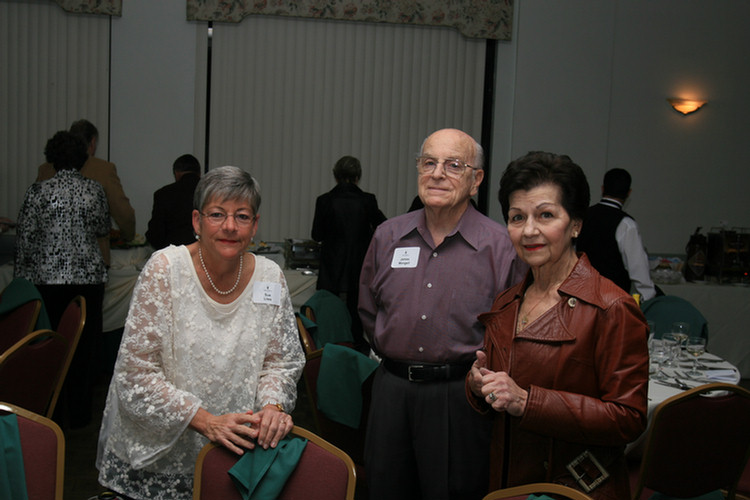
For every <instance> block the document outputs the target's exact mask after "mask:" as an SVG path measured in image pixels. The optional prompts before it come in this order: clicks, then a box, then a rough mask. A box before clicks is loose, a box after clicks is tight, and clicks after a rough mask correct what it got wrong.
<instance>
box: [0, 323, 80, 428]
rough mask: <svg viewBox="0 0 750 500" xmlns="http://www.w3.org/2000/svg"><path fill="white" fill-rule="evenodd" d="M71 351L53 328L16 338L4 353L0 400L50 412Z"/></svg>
mask: <svg viewBox="0 0 750 500" xmlns="http://www.w3.org/2000/svg"><path fill="white" fill-rule="evenodd" d="M67 352H68V342H67V341H66V340H65V339H64V338H63V337H62V335H60V334H58V333H55V332H53V331H52V330H37V331H35V332H32V333H30V334H28V335H26V336H25V337H24V338H22V339H21V340H19V341H18V342H16V343H15V344H14V345H13V346H12V347H10V348H9V349H8V350H7V351H5V352H4V353H3V354H2V355H0V401H7V402H9V403H12V404H14V405H17V406H20V407H21V408H25V409H27V410H29V411H32V412H34V413H38V414H39V415H46V414H47V408H48V406H49V404H50V401H51V400H52V395H53V393H54V390H55V387H57V384H58V382H59V380H60V377H61V374H62V369H63V365H64V363H65V359H66V355H67Z"/></svg>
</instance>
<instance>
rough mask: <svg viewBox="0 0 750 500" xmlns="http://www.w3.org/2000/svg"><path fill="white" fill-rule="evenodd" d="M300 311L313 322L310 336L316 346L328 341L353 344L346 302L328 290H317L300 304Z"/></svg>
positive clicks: (319, 346)
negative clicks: (313, 325) (313, 326)
mask: <svg viewBox="0 0 750 500" xmlns="http://www.w3.org/2000/svg"><path fill="white" fill-rule="evenodd" d="M300 313H301V314H302V315H303V316H305V317H306V318H308V319H309V320H310V321H312V322H314V323H315V325H316V326H315V328H314V331H311V332H310V333H312V337H313V338H314V339H315V344H316V346H317V347H318V348H322V347H324V346H325V344H327V343H328V342H331V343H334V344H342V345H349V346H353V345H354V337H353V336H352V317H351V315H350V314H349V309H347V307H346V303H344V301H343V300H341V298H340V297H339V296H338V295H334V294H333V293H331V292H329V291H328V290H318V291H316V292H315V293H314V294H313V295H312V297H310V298H309V299H307V301H306V302H305V303H304V304H302V306H300Z"/></svg>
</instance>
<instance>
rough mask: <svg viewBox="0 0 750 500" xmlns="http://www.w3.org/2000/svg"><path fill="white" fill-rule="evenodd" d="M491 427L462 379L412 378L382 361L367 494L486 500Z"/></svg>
mask: <svg viewBox="0 0 750 500" xmlns="http://www.w3.org/2000/svg"><path fill="white" fill-rule="evenodd" d="M491 426H492V420H491V417H489V416H486V415H480V414H478V413H477V412H475V411H474V410H473V409H472V408H471V407H470V406H469V403H468V402H467V401H466V395H465V392H464V379H463V378H461V379H457V380H450V381H439V382H421V383H415V382H409V381H408V380H406V379H403V378H400V377H397V376H395V375H393V374H391V373H389V372H388V371H387V370H386V369H385V368H383V367H382V366H380V367H379V368H378V370H377V372H376V373H375V380H374V383H373V389H372V404H371V406H370V415H369V419H368V428H367V440H366V444H365V469H366V472H367V484H368V489H369V498H371V499H373V500H380V499H388V500H395V499H402V498H403V499H408V500H418V499H424V500H427V499H429V500H440V499H445V500H449V499H456V500H458V499H460V500H471V499H481V498H482V497H483V496H484V495H485V494H486V493H487V492H488V486H487V485H488V477H489V473H488V471H489V449H490V435H491Z"/></svg>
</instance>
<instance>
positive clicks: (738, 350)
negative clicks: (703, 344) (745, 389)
mask: <svg viewBox="0 0 750 500" xmlns="http://www.w3.org/2000/svg"><path fill="white" fill-rule="evenodd" d="M659 287H660V288H661V289H662V290H663V291H664V293H666V294H667V295H675V296H677V297H681V298H683V299H686V300H687V301H689V302H690V303H691V304H693V305H694V306H695V307H697V308H698V310H699V311H700V312H701V313H702V314H703V316H704V317H705V318H706V321H707V322H708V351H710V352H712V353H714V354H717V355H719V356H721V357H722V358H724V359H726V360H728V361H729V362H731V363H732V364H733V365H735V366H736V367H737V368H738V369H739V371H740V373H741V374H742V377H743V378H750V286H747V285H745V284H741V283H735V284H721V285H720V284H718V283H708V282H705V283H704V282H700V283H697V282H696V283H681V284H671V285H664V284H659Z"/></svg>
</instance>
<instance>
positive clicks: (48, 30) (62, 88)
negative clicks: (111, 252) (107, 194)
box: [0, 1, 109, 219]
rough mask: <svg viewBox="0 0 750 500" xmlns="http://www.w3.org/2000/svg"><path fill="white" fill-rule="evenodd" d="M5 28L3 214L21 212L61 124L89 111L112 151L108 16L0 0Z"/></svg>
mask: <svg viewBox="0 0 750 500" xmlns="http://www.w3.org/2000/svg"><path fill="white" fill-rule="evenodd" d="M0 32H1V33H0V37H1V38H0V39H1V40H2V42H0V68H2V69H1V70H0V71H2V72H3V77H2V78H0V116H2V119H0V215H3V216H8V217H11V218H13V219H15V218H16V216H17V215H18V209H19V208H20V207H21V203H22V202H23V196H24V193H25V192H26V188H27V187H28V186H29V185H30V184H31V183H32V182H34V180H35V179H36V171H37V167H38V166H39V165H40V164H41V163H42V162H43V161H44V145H45V143H46V141H47V139H49V138H50V137H51V136H52V135H53V134H54V133H55V132H57V131H58V130H61V129H67V128H68V127H69V126H70V124H71V123H72V122H73V121H74V120H76V119H79V118H87V119H89V120H91V121H92V122H93V123H94V124H95V125H96V126H97V128H98V129H99V134H100V136H101V137H100V145H99V156H106V148H107V141H106V139H107V135H108V134H107V129H108V102H109V97H108V96H109V17H107V16H92V15H76V14H67V13H65V12H64V11H63V10H62V9H61V8H60V7H58V6H57V5H56V4H54V3H53V2H47V1H45V2H36V1H28V2H26V1H24V2H13V1H0Z"/></svg>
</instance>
